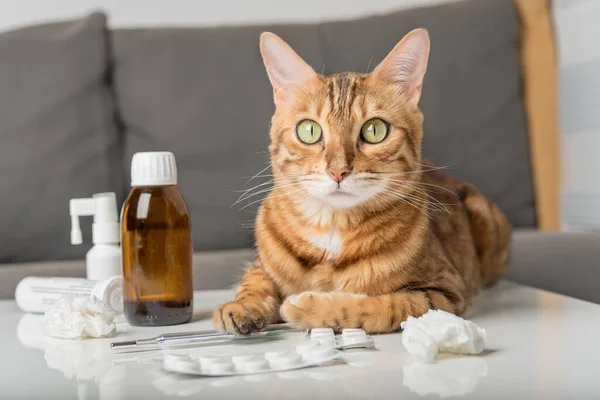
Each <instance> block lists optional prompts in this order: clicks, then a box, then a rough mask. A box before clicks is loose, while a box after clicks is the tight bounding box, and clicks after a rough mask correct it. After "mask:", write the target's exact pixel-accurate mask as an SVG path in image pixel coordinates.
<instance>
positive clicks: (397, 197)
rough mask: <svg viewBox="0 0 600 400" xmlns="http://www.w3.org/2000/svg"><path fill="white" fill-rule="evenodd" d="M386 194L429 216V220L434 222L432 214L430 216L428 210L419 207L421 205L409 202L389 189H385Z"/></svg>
mask: <svg viewBox="0 0 600 400" xmlns="http://www.w3.org/2000/svg"><path fill="white" fill-rule="evenodd" d="M384 193H387V194H388V195H390V196H391V197H392V198H395V199H396V200H398V201H401V202H403V203H405V204H408V205H409V206H411V207H413V208H415V209H416V210H417V211H419V212H421V213H423V214H425V216H427V218H429V219H431V220H433V217H432V216H431V214H429V212H428V210H427V209H425V208H424V207H419V204H415V203H413V202H412V201H410V200H408V199H407V198H405V197H403V196H399V195H398V194H397V193H394V192H391V191H389V190H388V189H384ZM396 210H397V209H396Z"/></svg>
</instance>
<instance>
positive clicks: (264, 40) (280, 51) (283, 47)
mask: <svg viewBox="0 0 600 400" xmlns="http://www.w3.org/2000/svg"><path fill="white" fill-rule="evenodd" d="M260 53H261V54H262V58H263V62H264V63H265V68H266V69H267V74H268V75H269V80H270V81H271V85H272V86H273V96H274V98H275V104H280V103H283V102H285V101H286V100H287V99H288V98H289V97H290V96H291V95H292V93H293V92H294V91H295V90H296V89H297V88H298V87H300V86H302V85H304V84H306V83H307V82H309V81H310V80H312V79H314V78H316V76H317V74H316V73H315V71H314V70H313V69H312V68H311V67H310V66H309V65H308V64H307V63H306V62H305V61H304V60H303V59H302V58H301V57H300V56H299V55H298V54H296V52H295V51H294V50H293V49H292V48H291V47H290V46H289V45H288V44H287V43H286V42H284V41H283V40H282V39H281V38H280V37H279V36H277V35H275V34H274V33H271V32H264V33H263V34H262V35H260Z"/></svg>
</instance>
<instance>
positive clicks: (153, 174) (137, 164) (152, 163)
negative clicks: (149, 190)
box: [131, 151, 177, 186]
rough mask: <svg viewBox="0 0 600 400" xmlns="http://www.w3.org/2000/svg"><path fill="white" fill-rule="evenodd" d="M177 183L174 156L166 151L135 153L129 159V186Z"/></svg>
mask: <svg viewBox="0 0 600 400" xmlns="http://www.w3.org/2000/svg"><path fill="white" fill-rule="evenodd" d="M176 184H177V165H176V164H175V156H174V155H173V153H171V152H168V151H160V152H143V153H135V154H134V155H133V159H132V160H131V186H165V185H176Z"/></svg>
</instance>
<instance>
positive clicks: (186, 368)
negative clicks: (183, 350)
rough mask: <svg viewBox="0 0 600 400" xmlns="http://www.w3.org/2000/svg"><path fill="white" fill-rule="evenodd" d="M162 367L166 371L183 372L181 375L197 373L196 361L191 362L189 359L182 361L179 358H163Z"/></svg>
mask: <svg viewBox="0 0 600 400" xmlns="http://www.w3.org/2000/svg"><path fill="white" fill-rule="evenodd" d="M164 365H165V367H166V368H167V369H173V370H176V371H178V372H183V373H187V372H198V369H199V365H198V363H197V362H196V361H192V360H190V359H187V360H184V359H181V358H171V359H166V358H165V363H164Z"/></svg>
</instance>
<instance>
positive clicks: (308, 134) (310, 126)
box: [296, 119, 323, 144]
mask: <svg viewBox="0 0 600 400" xmlns="http://www.w3.org/2000/svg"><path fill="white" fill-rule="evenodd" d="M296 135H298V139H300V140H301V141H302V142H304V143H306V144H315V143H317V142H318V141H319V140H321V137H322V136H323V130H322V129H321V126H320V125H319V124H317V123H316V122H315V121H313V120H311V119H305V120H304V121H302V122H300V123H299V124H298V126H296Z"/></svg>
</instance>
